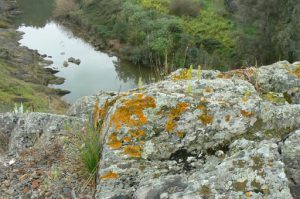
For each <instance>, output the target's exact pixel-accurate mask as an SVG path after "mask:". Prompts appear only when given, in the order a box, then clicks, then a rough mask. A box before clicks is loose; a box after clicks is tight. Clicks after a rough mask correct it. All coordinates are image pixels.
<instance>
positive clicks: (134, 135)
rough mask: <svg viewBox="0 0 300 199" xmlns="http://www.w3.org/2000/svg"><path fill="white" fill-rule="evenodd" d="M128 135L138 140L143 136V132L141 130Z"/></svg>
mask: <svg viewBox="0 0 300 199" xmlns="http://www.w3.org/2000/svg"><path fill="white" fill-rule="evenodd" d="M130 135H131V136H132V137H133V138H139V137H142V136H144V135H145V131H143V130H137V131H130Z"/></svg>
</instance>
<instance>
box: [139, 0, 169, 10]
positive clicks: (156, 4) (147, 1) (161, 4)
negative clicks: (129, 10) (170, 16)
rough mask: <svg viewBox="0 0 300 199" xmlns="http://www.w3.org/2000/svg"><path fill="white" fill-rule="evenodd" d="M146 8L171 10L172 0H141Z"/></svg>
mask: <svg viewBox="0 0 300 199" xmlns="http://www.w3.org/2000/svg"><path fill="white" fill-rule="evenodd" d="M140 3H141V4H142V5H143V7H145V8H150V9H155V10H157V11H158V12H162V13H167V12H168V11H169V4H170V0H140Z"/></svg>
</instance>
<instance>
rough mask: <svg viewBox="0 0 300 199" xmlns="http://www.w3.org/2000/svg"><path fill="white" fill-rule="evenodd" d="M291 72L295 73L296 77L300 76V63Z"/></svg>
mask: <svg viewBox="0 0 300 199" xmlns="http://www.w3.org/2000/svg"><path fill="white" fill-rule="evenodd" d="M290 74H292V75H295V76H296V77H298V78H300V64H299V65H297V68H295V69H294V70H293V71H291V72H290Z"/></svg>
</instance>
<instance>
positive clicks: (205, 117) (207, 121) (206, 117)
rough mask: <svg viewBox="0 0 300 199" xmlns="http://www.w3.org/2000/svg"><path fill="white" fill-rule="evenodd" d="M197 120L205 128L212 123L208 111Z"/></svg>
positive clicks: (211, 117)
mask: <svg viewBox="0 0 300 199" xmlns="http://www.w3.org/2000/svg"><path fill="white" fill-rule="evenodd" d="M199 119H200V120H201V121H202V123H203V124H204V125H205V126H207V125H208V124H211V123H212V122H213V119H214V117H213V115H210V114H209V113H208V110H204V111H203V113H202V115H200V116H199Z"/></svg>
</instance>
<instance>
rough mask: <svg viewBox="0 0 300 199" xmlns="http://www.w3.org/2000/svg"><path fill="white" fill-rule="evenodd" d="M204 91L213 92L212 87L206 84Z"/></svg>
mask: <svg viewBox="0 0 300 199" xmlns="http://www.w3.org/2000/svg"><path fill="white" fill-rule="evenodd" d="M204 91H205V92H206V93H212V92H213V89H212V88H211V87H209V86H207V87H205V88H204Z"/></svg>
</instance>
